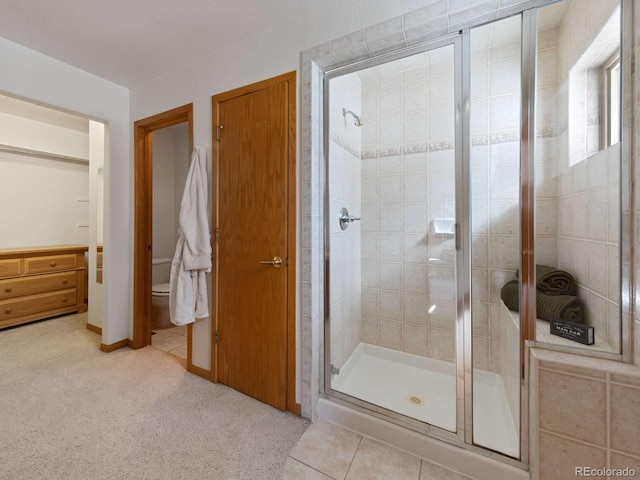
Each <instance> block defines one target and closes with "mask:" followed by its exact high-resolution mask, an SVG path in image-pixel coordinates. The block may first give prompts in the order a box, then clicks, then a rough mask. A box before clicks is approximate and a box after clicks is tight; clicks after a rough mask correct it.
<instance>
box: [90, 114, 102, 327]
mask: <svg viewBox="0 0 640 480" xmlns="http://www.w3.org/2000/svg"><path fill="white" fill-rule="evenodd" d="M104 131H105V127H104V124H103V123H100V122H95V121H93V120H91V121H89V146H90V148H89V253H88V255H87V257H88V259H89V262H88V263H89V275H88V284H89V285H88V290H89V319H88V320H87V322H88V323H90V324H91V325H95V326H96V327H102V323H103V318H102V317H103V312H104V308H105V304H104V302H105V284H104V283H98V282H97V281H96V268H97V267H96V265H97V247H98V245H99V244H101V243H102V237H103V223H104V148H105V138H104ZM103 276H104V267H103Z"/></svg>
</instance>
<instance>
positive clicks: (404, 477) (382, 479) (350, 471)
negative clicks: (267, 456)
mask: <svg viewBox="0 0 640 480" xmlns="http://www.w3.org/2000/svg"><path fill="white" fill-rule="evenodd" d="M389 479H393V480H473V479H471V478H470V477H467V476H465V475H461V474H459V473H457V472H454V471H452V470H449V469H446V468H444V467H441V466H439V465H436V464H434V463H431V462H428V461H426V460H422V459H420V458H418V457H416V456H414V455H412V454H410V453H407V452H404V451H402V450H398V449H396V448H393V447H390V446H388V445H385V444H383V443H380V442H377V441H375V440H372V439H370V438H367V437H363V436H362V435H359V434H357V433H355V432H352V431H350V430H346V429H343V428H341V427H338V426H336V425H333V424H331V423H328V422H326V421H323V420H318V421H317V422H316V423H314V424H312V425H311V426H310V427H309V428H308V429H307V431H306V432H305V433H304V434H303V435H302V437H301V438H300V440H299V441H298V443H297V444H296V446H295V447H294V448H293V449H292V450H291V452H289V457H288V458H287V463H286V466H285V472H284V476H283V480H389Z"/></svg>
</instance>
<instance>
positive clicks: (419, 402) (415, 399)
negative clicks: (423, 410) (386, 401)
mask: <svg viewBox="0 0 640 480" xmlns="http://www.w3.org/2000/svg"><path fill="white" fill-rule="evenodd" d="M407 400H408V401H409V403H410V404H411V405H413V406H414V407H424V400H423V399H422V397H421V396H420V395H416V394H415V393H414V394H413V395H409V396H408V397H407Z"/></svg>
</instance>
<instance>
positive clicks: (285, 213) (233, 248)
mask: <svg viewBox="0 0 640 480" xmlns="http://www.w3.org/2000/svg"><path fill="white" fill-rule="evenodd" d="M289 88H291V86H290V85H289V83H288V82H286V81H282V82H278V83H276V84H273V85H269V86H266V87H265V88H261V89H259V90H257V91H251V92H249V93H245V94H241V95H239V96H235V97H232V98H229V99H227V100H224V101H222V102H220V103H219V104H218V122H219V125H220V128H219V129H218V132H219V140H218V215H217V218H218V223H217V225H218V232H217V234H218V238H219V240H218V241H217V244H216V246H217V256H216V257H217V275H216V277H217V280H216V284H217V302H216V303H217V332H216V338H217V362H216V363H217V375H218V381H219V382H221V383H224V384H226V385H229V386H230V387H232V388H234V389H236V390H238V391H241V392H243V393H245V394H247V395H250V396H252V397H254V398H256V399H258V400H260V401H262V402H265V403H268V404H269V405H272V406H274V407H276V408H279V409H281V410H284V409H286V408H287V406H288V403H287V401H288V399H287V387H288V381H289V380H290V379H289V378H288V369H287V362H288V333H291V332H289V331H288V326H289V322H288V314H289V302H288V291H289V290H288V288H289V280H290V276H291V275H293V272H291V271H290V269H291V264H290V263H289V262H288V256H289V252H290V250H291V249H292V248H293V249H295V245H290V244H289V232H290V227H291V225H294V226H295V223H294V219H293V218H290V205H289V199H290V195H289V194H290V187H291V188H294V187H295V185H289V183H290V180H289V174H290V171H291V170H290V161H291V160H292V159H290V154H289V152H290V150H289V147H290V143H289V142H290V138H289V135H290V134H291V133H290V132H289V118H288V117H289V99H290V97H289V93H290V92H289ZM293 171H295V170H293ZM293 198H295V197H293ZM276 257H278V259H281V260H282V264H281V265H278V263H279V261H278V260H277V259H276V261H275V262H274V263H271V262H273V260H274V258H276Z"/></svg>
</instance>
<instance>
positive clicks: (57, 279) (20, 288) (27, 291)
mask: <svg viewBox="0 0 640 480" xmlns="http://www.w3.org/2000/svg"><path fill="white" fill-rule="evenodd" d="M75 286H76V272H64V273H52V274H49V275H38V276H35V277H22V278H12V279H10V280H0V300H5V299H7V298H14V297H20V296H22V295H33V294H35V293H44V292H51V291H55V290H65V289H69V288H72V287H75Z"/></svg>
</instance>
